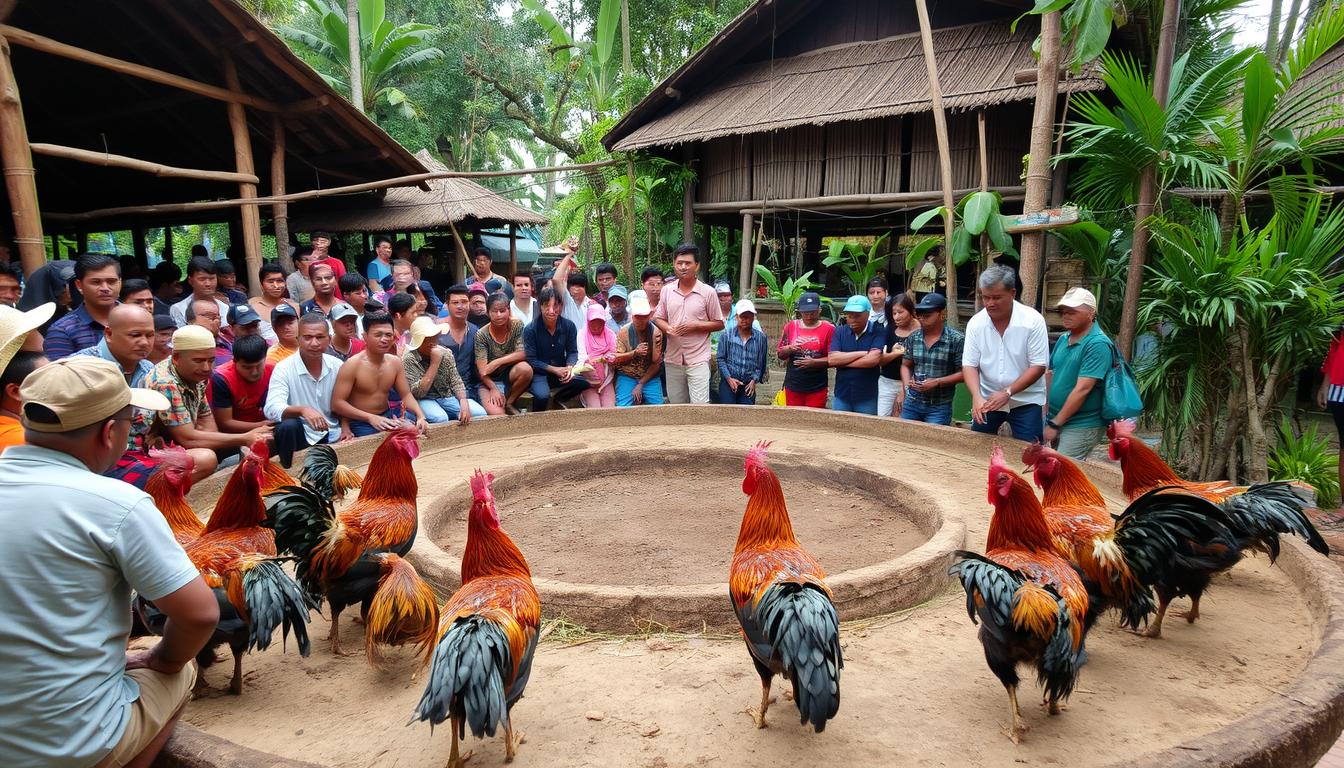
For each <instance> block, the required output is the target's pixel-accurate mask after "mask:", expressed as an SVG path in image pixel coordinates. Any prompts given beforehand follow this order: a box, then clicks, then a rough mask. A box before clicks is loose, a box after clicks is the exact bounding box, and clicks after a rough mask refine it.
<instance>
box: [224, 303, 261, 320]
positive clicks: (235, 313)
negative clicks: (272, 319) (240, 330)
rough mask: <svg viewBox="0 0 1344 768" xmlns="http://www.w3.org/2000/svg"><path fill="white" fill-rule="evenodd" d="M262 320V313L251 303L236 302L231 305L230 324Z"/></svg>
mask: <svg viewBox="0 0 1344 768" xmlns="http://www.w3.org/2000/svg"><path fill="white" fill-rule="evenodd" d="M260 322H261V315H258V314H257V310H255V309H253V308H252V305H251V304H234V305H233V306H232V307H229V324H230V325H251V324H253V323H260Z"/></svg>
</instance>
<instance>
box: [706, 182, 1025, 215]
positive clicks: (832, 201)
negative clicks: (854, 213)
mask: <svg viewBox="0 0 1344 768" xmlns="http://www.w3.org/2000/svg"><path fill="white" fill-rule="evenodd" d="M976 191H978V188H971V189H957V190H953V196H954V197H956V198H960V197H963V196H965V195H969V194H970V193H972V192H976ZM989 191H991V192H997V193H999V194H1000V195H1002V196H1004V197H1009V196H1012V195H1020V194H1022V192H1023V188H1022V187H1021V186H1009V187H990V188H989ZM942 195H943V193H942V192H941V191H940V190H928V191H922V192H885V193H878V194H871V195H831V196H829V197H825V196H823V197H793V198H783V199H778V200H776V199H772V200H771V201H770V208H771V210H776V209H790V208H807V209H813V208H864V207H873V208H880V207H885V206H899V205H904V204H909V203H926V202H927V203H936V202H938V201H939V200H940V199H942ZM694 210H695V212H696V213H699V214H712V213H733V214H741V213H742V212H743V211H751V212H753V213H755V212H757V211H760V210H762V206H761V201H759V200H733V201H729V202H722V203H696V204H695V206H694Z"/></svg>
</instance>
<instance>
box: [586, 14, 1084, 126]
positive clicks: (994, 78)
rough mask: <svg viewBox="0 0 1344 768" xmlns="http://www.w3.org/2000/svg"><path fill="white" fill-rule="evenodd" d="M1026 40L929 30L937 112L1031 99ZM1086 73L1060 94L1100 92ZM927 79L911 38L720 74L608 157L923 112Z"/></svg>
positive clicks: (1000, 26) (999, 28)
mask: <svg viewBox="0 0 1344 768" xmlns="http://www.w3.org/2000/svg"><path fill="white" fill-rule="evenodd" d="M1032 40H1033V36H1032V35H1031V34H1029V33H1028V32H1026V31H1025V30H1019V31H1018V32H1017V33H1016V34H1014V33H1012V32H1011V31H1010V30H1009V23H1008V22H1006V21H993V22H985V23H980V24H972V25H967V26H961V27H949V28H943V29H936V30H934V31H933V45H934V49H935V51H937V55H938V72H939V78H940V80H941V81H942V82H941V85H942V89H943V103H944V106H945V107H947V108H948V109H951V110H967V109H975V108H978V107H986V106H992V105H994V104H1003V103H1006V102H1010V101H1021V100H1026V99H1031V98H1033V97H1034V96H1035V93H1036V85H1035V83H1031V82H1029V83H1025V84H1022V83H1016V82H1014V80H1013V75H1014V73H1015V72H1017V71H1018V70H1022V69H1032V68H1034V67H1035V66H1036V61H1035V59H1034V57H1033V56H1032V53H1031V44H1032ZM1101 88H1102V83H1101V80H1100V79H1098V78H1097V77H1095V76H1094V75H1093V74H1091V72H1090V71H1089V72H1084V74H1083V76H1081V77H1076V78H1070V79H1067V80H1064V81H1061V83H1060V91H1061V92H1067V91H1084V90H1100V89H1101ZM929 104H930V102H929V90H928V78H927V76H926V74H925V68H924V53H923V49H922V47H921V45H920V40H919V35H918V34H909V35H900V36H897V37H890V38H886V39H883V40H876V41H872V42H862V43H852V44H848V45H843V46H836V47H833V48H826V49H820V50H816V51H809V52H808V53H805V54H801V55H798V56H793V57H790V58H785V59H775V60H774V61H765V62H758V63H753V64H749V65H744V66H741V67H738V68H736V69H731V70H729V71H727V72H726V73H725V74H724V76H723V77H722V78H720V79H719V80H717V81H715V82H714V83H713V84H712V85H711V86H709V87H708V88H705V89H704V90H701V91H699V92H696V93H692V94H688V95H687V98H686V100H685V102H684V103H682V104H681V105H680V106H678V107H677V108H675V109H673V110H672V111H670V112H667V113H665V114H663V115H660V116H658V117H655V118H653V119H651V120H649V121H648V122H646V123H644V124H643V125H640V126H639V127H637V128H635V129H634V130H632V131H631V132H630V133H629V134H628V135H627V136H625V137H624V138H622V139H621V140H620V141H618V142H617V143H616V144H615V146H614V147H613V148H614V149H616V150H631V149H641V148H645V147H653V146H671V145H676V144H681V143H684V142H688V141H703V140H706V139H712V138H715V137H719V136H730V135H739V134H748V133H761V132H765V131H772V130H779V129H781V128H790V127H793V126H798V125H821V124H825V123H833V122H842V121H849V120H866V119H869V118H875V117H886V116H889V115H900V114H907V113H911V112H923V111H926V110H928V109H929Z"/></svg>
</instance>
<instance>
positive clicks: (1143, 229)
mask: <svg viewBox="0 0 1344 768" xmlns="http://www.w3.org/2000/svg"><path fill="white" fill-rule="evenodd" d="M1180 16H1181V0H1165V2H1163V4H1162V28H1161V32H1160V33H1159V37H1158V40H1157V60H1156V61H1154V62H1153V98H1154V99H1156V100H1157V103H1158V104H1159V105H1160V106H1162V108H1163V109H1165V108H1166V106H1167V91H1168V90H1169V89H1170V87H1171V67H1172V61H1173V59H1174V58H1175V51H1176V24H1177V22H1178V21H1179V20H1180ZM1156 200H1157V168H1156V166H1154V165H1149V166H1148V167H1147V168H1144V169H1143V175H1142V176H1141V177H1140V178H1139V199H1138V205H1136V206H1135V207H1134V241H1133V245H1132V246H1131V247H1130V251H1129V272H1128V273H1127V274H1126V275H1125V303H1124V306H1123V307H1121V310H1120V338H1119V339H1118V340H1117V342H1116V343H1117V345H1118V346H1119V347H1120V354H1122V355H1124V356H1125V359H1126V360H1132V359H1133V356H1134V337H1135V335H1137V331H1138V324H1139V296H1140V294H1141V293H1143V266H1144V263H1145V262H1146V261H1147V260H1148V217H1150V216H1152V215H1153V208H1154V203H1155V202H1156Z"/></svg>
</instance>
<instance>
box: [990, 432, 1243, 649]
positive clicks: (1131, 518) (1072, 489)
mask: <svg viewBox="0 0 1344 768" xmlns="http://www.w3.org/2000/svg"><path fill="white" fill-rule="evenodd" d="M994 450H995V460H997V461H999V462H1002V461H1003V455H1002V452H1001V451H1000V450H999V448H997V447H995V449H994ZM1022 461H1023V462H1024V463H1025V464H1027V466H1029V467H1033V469H1034V472H1033V475H1034V480H1035V481H1036V484H1037V485H1038V486H1040V487H1041V489H1042V490H1044V492H1045V498H1044V499H1043V500H1042V512H1043V514H1044V515H1045V522H1046V525H1047V526H1048V527H1049V528H1050V533H1051V535H1052V536H1053V537H1054V539H1055V543H1056V546H1057V547H1058V548H1059V549H1060V552H1061V554H1062V555H1063V556H1064V557H1065V559H1067V560H1068V561H1069V562H1070V563H1072V564H1073V565H1074V567H1076V568H1077V569H1078V570H1079V572H1080V573H1081V575H1082V578H1083V584H1084V586H1086V587H1087V591H1088V600H1089V605H1088V609H1089V610H1088V616H1087V626H1091V623H1092V622H1093V621H1095V620H1096V617H1097V616H1099V615H1100V614H1101V613H1102V612H1104V611H1105V610H1106V609H1107V608H1108V607H1116V608H1118V609H1119V610H1120V614H1121V625H1122V626H1127V627H1133V628H1134V629H1138V627H1139V626H1140V625H1141V624H1144V623H1147V621H1148V616H1149V614H1151V613H1152V612H1153V611H1154V610H1155V607H1154V605H1153V597H1152V591H1151V589H1150V588H1151V587H1152V586H1153V585H1155V584H1160V583H1162V582H1163V581H1164V580H1165V579H1168V578H1169V577H1170V574H1171V573H1173V572H1174V569H1176V568H1180V567H1191V566H1192V565H1195V563H1196V561H1197V559H1198V558H1197V557H1196V556H1194V555H1193V553H1192V550H1191V548H1190V547H1189V545H1188V543H1187V542H1190V541H1205V542H1224V543H1226V542H1229V541H1230V539H1231V534H1230V532H1229V531H1228V530H1227V528H1226V527H1224V525H1223V521H1225V520H1226V517H1225V516H1224V514H1223V511H1222V510H1221V509H1220V508H1219V507H1217V506H1215V505H1214V504H1213V503H1212V502H1209V501H1207V500H1205V499H1203V498H1200V497H1198V496H1194V495H1191V494H1187V493H1184V492H1183V491H1181V490H1180V489H1179V488H1174V489H1173V488H1165V487H1158V488H1155V489H1153V490H1151V491H1149V492H1148V493H1146V494H1144V495H1143V496H1140V497H1139V498H1138V499H1136V500H1135V501H1134V503H1132V504H1130V505H1129V507H1128V508H1127V509H1126V510H1125V511H1124V513H1123V514H1121V515H1120V516H1119V517H1116V518H1114V520H1112V518H1111V516H1110V515H1109V514H1107V512H1106V500H1105V499H1104V498H1102V496H1101V491H1099V490H1097V487H1096V486H1095V485H1093V484H1092V481H1091V480H1089V479H1088V478H1087V475H1085V474H1083V471H1082V470H1081V469H1079V468H1078V465H1077V464H1075V463H1073V461H1071V460H1070V459H1069V458H1068V457H1066V456H1064V455H1062V454H1060V453H1059V452H1057V451H1055V450H1054V449H1052V448H1049V447H1047V446H1043V445H1040V444H1036V445H1031V446H1028V447H1027V449H1026V451H1024V452H1023V454H1022Z"/></svg>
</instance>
